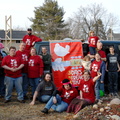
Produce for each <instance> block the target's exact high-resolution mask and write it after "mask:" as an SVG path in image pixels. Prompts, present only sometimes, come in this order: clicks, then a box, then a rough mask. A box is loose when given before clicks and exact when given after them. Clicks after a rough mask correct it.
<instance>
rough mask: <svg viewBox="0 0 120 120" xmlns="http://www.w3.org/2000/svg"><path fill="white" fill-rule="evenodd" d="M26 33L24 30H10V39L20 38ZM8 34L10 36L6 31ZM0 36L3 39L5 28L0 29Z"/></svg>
mask: <svg viewBox="0 0 120 120" xmlns="http://www.w3.org/2000/svg"><path fill="white" fill-rule="evenodd" d="M26 34H27V32H26V31H20V30H12V39H22V38H23V37H24V35H26ZM8 36H10V33H8ZM0 38H2V40H4V39H5V30H0Z"/></svg>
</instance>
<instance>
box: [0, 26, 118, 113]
mask: <svg viewBox="0 0 120 120" xmlns="http://www.w3.org/2000/svg"><path fill="white" fill-rule="evenodd" d="M38 41H42V39H41V38H38V37H36V36H34V35H32V29H30V28H29V29H28V35H26V36H24V37H23V42H22V43H21V44H20V46H19V50H18V51H16V48H15V47H10V48H9V55H7V56H6V57H4V58H2V57H1V58H0V61H1V66H0V68H2V70H3V68H4V71H5V78H4V79H3V78H2V79H1V77H2V75H1V76H0V80H2V81H3V80H4V83H2V82H1V83H2V86H4V88H5V91H4V89H3V91H4V92H3V94H1V91H2V87H1V88H0V90H1V91H0V94H1V96H5V103H8V102H10V101H11V93H12V89H13V87H14V86H15V88H16V91H17V95H18V97H17V99H18V101H19V102H21V103H24V102H25V101H24V100H25V99H26V98H27V92H28V86H29V85H30V86H31V88H32V101H31V103H30V105H34V104H35V101H36V99H38V100H39V101H40V102H43V103H46V105H45V107H44V109H43V110H41V112H43V113H45V114H47V113H48V111H49V109H50V108H52V109H53V110H55V111H57V112H62V111H67V112H74V113H75V114H76V113H77V112H78V111H79V110H80V109H82V108H83V107H84V106H86V105H89V104H93V103H95V102H99V101H100V90H102V91H103V92H104V77H105V71H107V72H108V80H109V85H108V86H109V92H110V95H111V96H118V93H117V92H118V88H117V86H118V84H117V80H118V72H119V71H120V66H119V63H118V55H117V54H116V53H115V52H114V48H113V46H111V47H110V48H109V50H110V53H109V54H108V55H107V56H106V54H105V52H104V51H102V50H101V49H102V43H101V42H99V38H98V37H97V36H94V32H93V31H91V32H90V37H89V39H88V42H89V53H88V54H87V55H86V56H84V58H83V60H81V64H82V66H83V67H84V69H85V70H84V72H83V79H82V80H81V82H80V85H79V86H78V89H76V88H75V87H74V86H73V85H72V84H71V83H70V80H69V79H66V78H65V79H64V80H63V81H62V86H61V87H60V88H56V86H55V84H54V83H53V80H52V75H51V74H50V64H51V56H50V55H49V54H48V53H47V49H46V48H45V47H42V54H40V55H37V53H36V49H35V48H33V45H34V43H35V42H38ZM3 76H4V73H3Z"/></svg>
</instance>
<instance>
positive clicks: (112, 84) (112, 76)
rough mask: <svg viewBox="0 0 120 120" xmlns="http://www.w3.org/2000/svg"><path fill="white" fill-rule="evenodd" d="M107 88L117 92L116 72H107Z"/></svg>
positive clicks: (111, 91)
mask: <svg viewBox="0 0 120 120" xmlns="http://www.w3.org/2000/svg"><path fill="white" fill-rule="evenodd" d="M108 82H109V83H108V90H109V92H110V93H117V92H118V72H108Z"/></svg>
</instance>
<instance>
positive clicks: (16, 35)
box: [0, 30, 27, 50]
mask: <svg viewBox="0 0 120 120" xmlns="http://www.w3.org/2000/svg"><path fill="white" fill-rule="evenodd" d="M26 34H27V32H26V31H20V30H12V40H11V46H15V47H16V49H17V50H18V49H19V44H20V43H21V41H22V38H23V37H24V35H26ZM8 35H9V34H8ZM0 38H1V40H2V41H1V42H2V43H3V44H4V46H6V45H5V30H0ZM8 47H10V46H8Z"/></svg>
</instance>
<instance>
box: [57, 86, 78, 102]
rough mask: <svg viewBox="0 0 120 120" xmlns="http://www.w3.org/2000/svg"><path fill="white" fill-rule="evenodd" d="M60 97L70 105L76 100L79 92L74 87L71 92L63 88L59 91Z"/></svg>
mask: <svg viewBox="0 0 120 120" xmlns="http://www.w3.org/2000/svg"><path fill="white" fill-rule="evenodd" d="M58 91H59V95H60V96H61V98H62V100H63V101H64V102H66V103H68V104H69V103H70V102H71V101H72V100H73V99H74V98H76V97H77V96H78V91H77V89H76V88H74V87H72V88H71V89H70V90H66V89H65V88H63V87H60V88H59V89H58Z"/></svg>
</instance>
